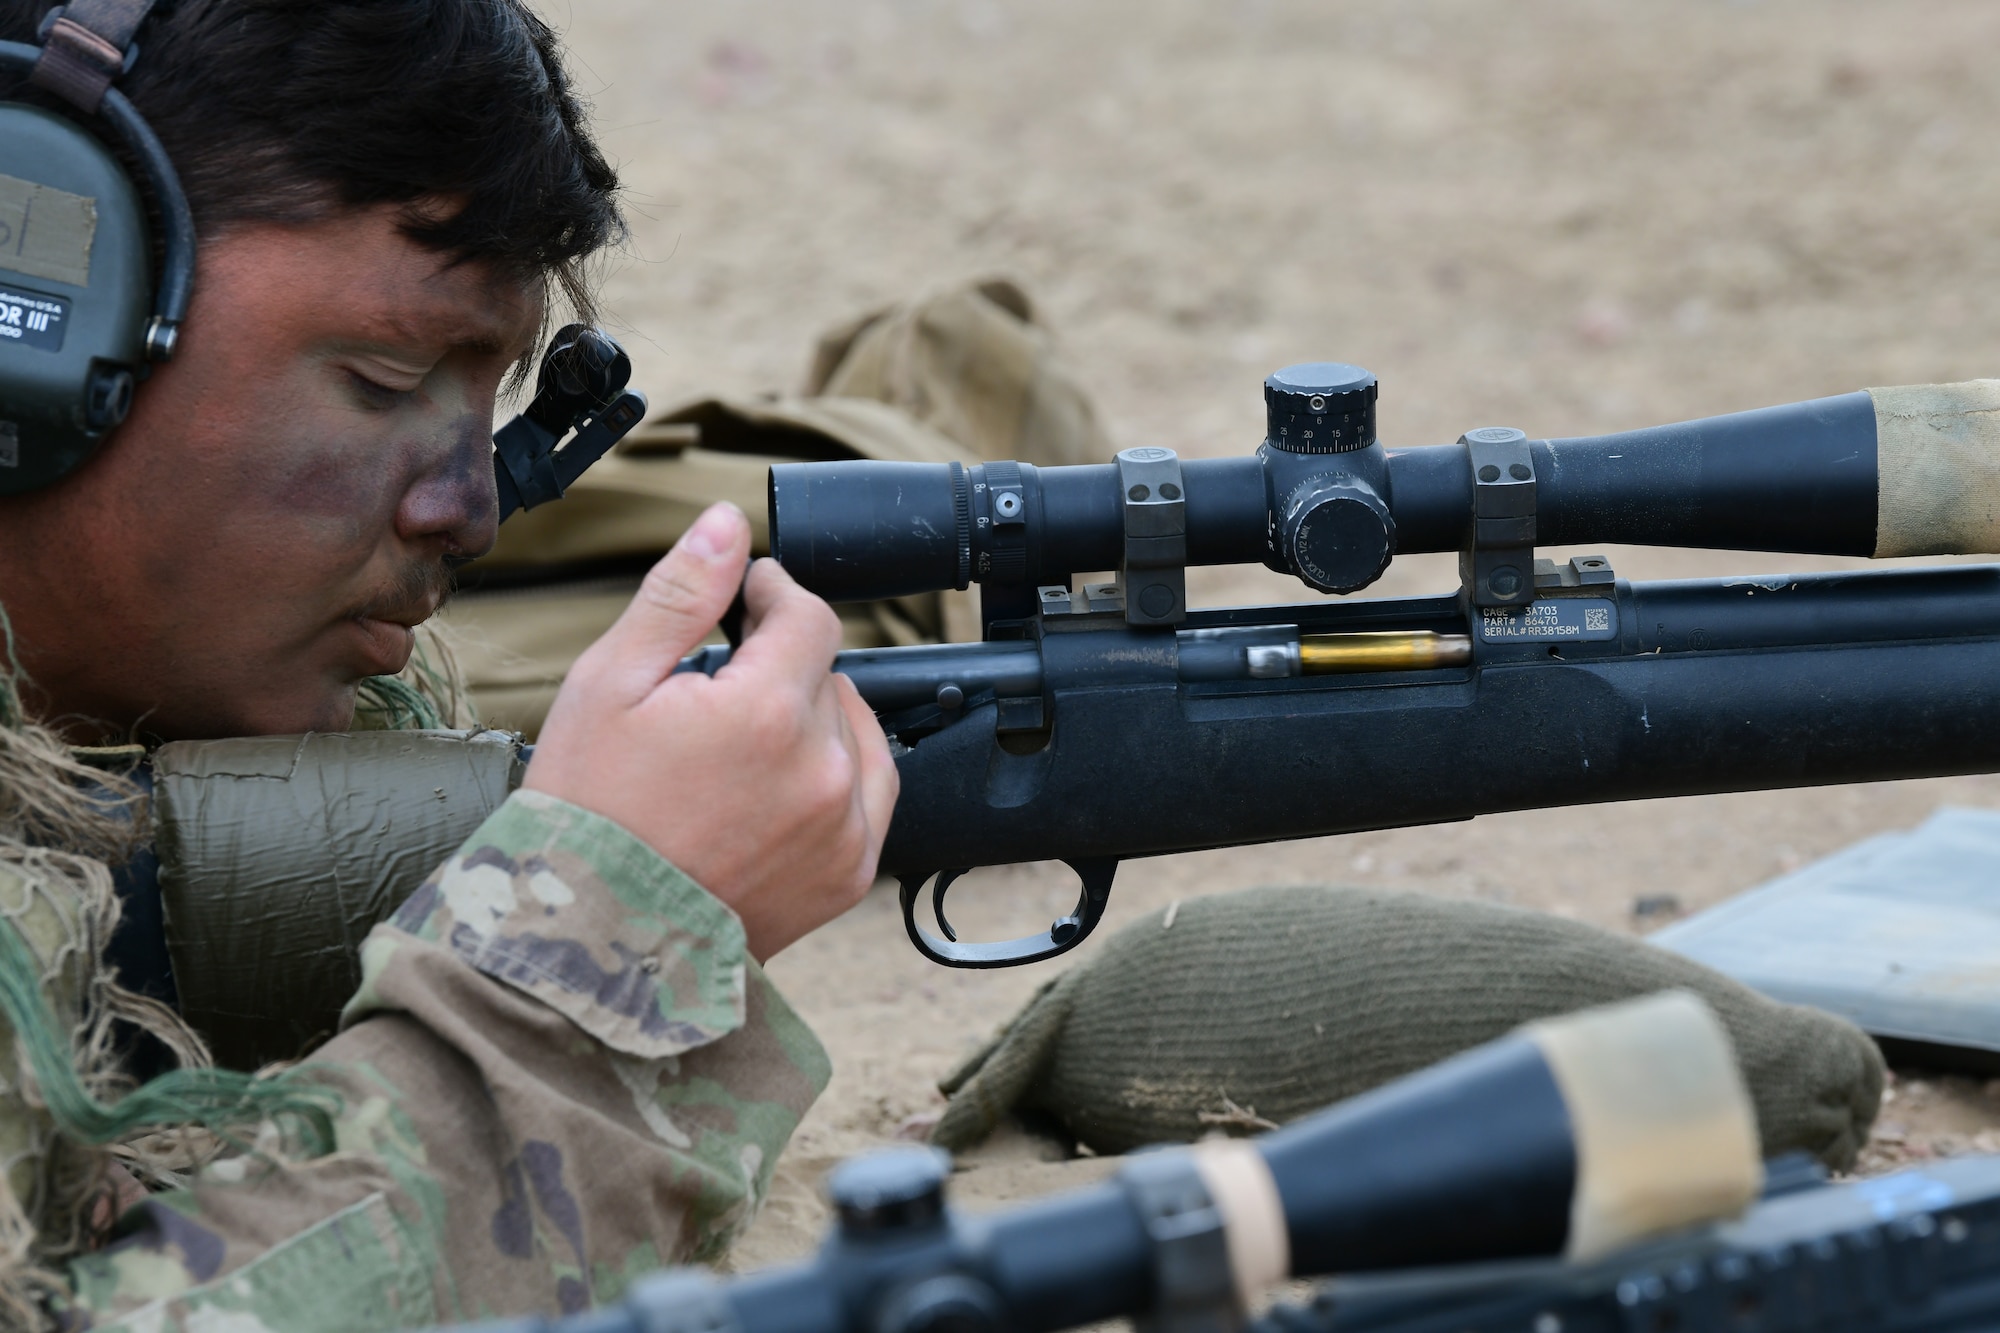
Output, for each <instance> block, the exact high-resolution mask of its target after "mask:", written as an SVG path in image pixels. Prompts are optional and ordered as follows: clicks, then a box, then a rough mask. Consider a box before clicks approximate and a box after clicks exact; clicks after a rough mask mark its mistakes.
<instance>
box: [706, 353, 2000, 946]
mask: <svg viewBox="0 0 2000 1333" xmlns="http://www.w3.org/2000/svg"><path fill="white" fill-rule="evenodd" d="M1376 391H1377V390H1376V381H1375V378H1374V376H1372V375H1370V374H1369V373H1368V372H1366V371H1364V370H1360V369H1358V368H1356V367H1353V366H1346V365H1338V364H1329V363H1319V364H1311V365H1300V366H1292V367H1289V368H1287V369H1285V370H1282V371H1279V372H1278V373H1277V374H1275V375H1273V376H1271V377H1270V378H1269V379H1268V380H1266V381H1265V385H1264V395H1265V402H1266V405H1267V408H1268V422H1269V424H1268V433H1267V435H1266V438H1265V440H1264V442H1263V444H1262V445H1261V446H1260V447H1259V448H1258V449H1257V451H1256V453H1255V454H1254V455H1253V456H1251V457H1247V458H1221V459H1188V460H1182V459H1180V458H1178V457H1177V456H1176V455H1175V454H1174V452H1173V451H1172V450H1169V449H1162V448H1156V447H1144V448H1136V449H1127V450H1125V451H1124V452H1123V453H1121V454H1119V455H1118V457H1117V460H1116V461H1115V462H1114V463H1110V464H1104V465H1095V466H1080V467H1051V468H1036V467H1033V466H1030V465H1027V464H1022V463H1011V462H995V463H987V464H984V465H982V466H974V467H962V466H960V465H958V464H948V465H945V464H917V463H894V462H873V461H860V462H832V463H800V464H787V465H782V466H778V467H774V468H773V469H772V470H771V483H770V503H771V544H772V551H773V554H774V555H775V556H776V557H777V558H778V560H779V561H780V562H781V563H782V564H783V565H784V567H785V568H786V569H787V570H788V571H790V573H791V574H792V575H793V577H795V578H796V579H798V581H799V582H800V583H802V584H804V585H805V586H806V587H808V588H810V589H812V590H813V591H815V592H817V593H819V594H821V595H822V596H824V597H827V598H828V599H830V600H834V601H850V600H861V599H868V598H879V597H894V596H900V595H905V594H910V593H916V592H922V591H934V590H941V589H946V588H959V589H963V588H966V587H967V586H969V585H970V584H973V583H977V584H979V585H980V589H981V607H982V615H983V619H984V622H985V640H984V642H981V643H969V644H946V645H937V646H921V647H909V648H882V649H869V650H862V651H855V652H847V653H843V654H841V655H840V657H839V659H838V661H837V662H836V663H835V670H837V671H840V672H843V673H844V674H846V675H847V676H849V677H850V678H851V679H852V680H853V681H854V682H855V684H856V685H857V686H858V687H859V689H860V692H861V694H862V696H863V697H864V698H866V699H867V700H868V701H869V703H870V704H871V705H873V707H874V708H875V710H876V712H877V713H878V715H879V716H880V717H881V719H882V722H883V725H884V727H885V729H886V730H888V731H889V732H890V734H891V735H892V736H893V737H894V738H895V740H896V741H897V743H898V756H897V764H898V767H899V768H900V770H901V774H902V797H901V800H900V802H899V804H898V806H897V809H896V815H895V820H894V823H893V825H892V827H891V828H890V831H889V835H888V842H887V845H886V847H885V849H884V852H883V858H882V865H883V868H884V870H885V871H886V872H888V873H890V874H893V875H894V876H895V877H896V878H897V879H898V880H899V881H900V882H901V885H902V903H903V913H904V920H905V923H906V925H907V927H908V929H909V933H910V938H911V940H912V941H913V942H914V943H915V944H916V946H917V948H918V949H919V950H921V951H922V952H923V953H924V954H925V955H926V956H928V957H930V958H932V959H935V960H936V961H938V962H941V963H948V964H952V965H954V966H960V967H999V966H1006V965H1009V964H1015V963H1025V962H1033V961H1036V960H1039V959H1043V958H1049V957H1053V956H1054V955H1056V954H1059V953H1062V952H1064V951H1065V950H1067V949H1070V948H1073V947H1074V946H1075V945H1076V944H1077V943H1078V942H1079V941H1081V940H1082V939H1083V938H1084V937H1085V936H1087V935H1088V934H1089V933H1090V931H1091V929H1092V927H1094V926H1095V925H1096V924H1097V922H1098V920H1099V918H1100V917H1101V915H1102V913H1103V911H1104V907H1105V902H1106V899H1107V897H1108V894H1109V892H1110V887H1111V880H1112V876H1113V873H1114V871H1115V870H1116V868H1117V866H1118V864H1119V862H1120V861H1122V860H1125V859H1127V858H1131V857H1135V856H1151V855H1158V854H1161V853H1166V852H1180V851H1192V850H1198V849H1203V848H1214V847H1229V846H1238V845H1243V844H1249V843H1258V842H1269V841H1275V840H1281V839H1290V838H1307V837H1317V836H1321V835H1325V834H1333V833H1351V832H1358V831H1362V830H1367V829H1380V828H1389V827H1396V826H1403V825H1411V824H1425V823H1436V822H1441V821H1445V820H1459V819H1468V818H1471V817H1472V816H1475V815H1481V814H1493V813H1497V812H1501V811H1512V810H1525V809H1534V808H1540V807H1548V806H1562V805H1579V804H1585V803H1590V802H1600V801H1618V800H1630V799H1634V798H1639V797H1657V796H1682V795H1691V794H1696V793H1706V792H1722V791H1746V790H1754V789H1759V788H1769V787H1791V786H1810V785H1816V784H1825V783H1839V782H1864V781H1877V780H1883V779H1890V778H1905V777H1921V776H1937V775H1945V774H1956V773H1970V772H1982V771H1987V770H1990V769H1993V768H1995V767H1996V766H2000V567H1994V566H1958V567H1948V568H1928V569H1905V570H1888V571H1871V572H1867V573H1853V574H1812V575H1799V576H1794V577H1766V576H1759V577H1754V578H1735V579H1713V580H1696V581H1683V582H1660V583H1638V584H1634V583H1628V582H1626V581H1625V580H1622V579H1619V578H1618V577H1616V575H1615V574H1614V573H1613V571H1612V569H1611V568H1610V566H1609V564H1608V562H1607V561H1606V560H1604V559H1603V558H1601V557H1578V558H1575V559H1572V560H1570V561H1568V562H1567V563H1566V564H1563V565H1561V566H1557V565H1556V564H1554V563H1553V562H1552V561H1549V560H1538V559H1537V558H1536V557H1535V547H1536V545H1537V544H1563V545H1573V544H1579V543H1593V544H1594V543H1600V542H1602V543H1613V542H1617V543H1634V544H1649V545H1666V546H1686V547H1707V548H1715V549H1734V550H1765V551H1793V552H1801V553H1816V554H1833V555H1863V556H1867V555H1872V556H1903V555H1922V554H1938V553H1954V554H1969V553H1973V552H1990V551H1995V550H2000V383H1996V382H1994V381H1973V382H1971V383H1968V384H1962V385H1945V386H1929V387H1923V388H1911V389H1888V390H1873V391H1869V392H1862V393H1851V394H1846V395H1843V396H1840V397H1835V398H1823V399H1818V400H1815V401H1811V402H1804V403H1796V404H1792V405H1790V406H1785V407H1774V408H1767V409H1763V410H1760V411H1753V412H1743V413H1738V414H1735V415H1732V416H1722V417H1713V418H1708V419H1705V420H1699V421H1692V422H1686V423H1682V424H1680V425H1674V426H1662V427H1656V428H1652V429H1647V430H1637V431H1629V432H1625V433H1621V434H1614V435H1603V436H1594V437H1586V438H1578V439H1556V440H1534V439H1529V438H1528V437H1527V436H1526V435H1525V434H1523V433H1522V432H1521V431H1519V430H1512V429H1498V428H1487V429H1480V430H1473V431H1470V432H1468V433H1466V434H1465V435H1464V436H1463V437H1462V438H1461V439H1460V440H1459V441H1458V442H1457V443H1456V444H1452V445H1443V446H1431V447H1421V448H1404V449H1389V448H1385V447H1384V446H1383V445H1382V444H1381V443H1380V441H1379V440H1378V439H1377V437H1376V432H1375V401H1376ZM1989 501H1992V502H1990V503H1989ZM1427 551H1428V552H1436V551H1456V552H1458V553H1459V570H1460V576H1461V587H1460V588H1459V590H1458V592H1457V594H1456V595H1450V596H1436V597H1415V598H1401V599H1393V600H1357V601H1337V602H1336V601H1327V602H1315V603H1307V604H1302V605H1292V606H1256V607H1236V608H1228V609H1217V610H1199V611H1197V610H1190V609H1189V608H1188V606H1187V604H1186V603H1187V598H1186V588H1185V571H1186V569H1187V567H1188V566H1190V565H1215V564H1250V563H1262V564H1265V565H1268V566H1270V567H1271V568H1274V569H1277V570H1280V571H1283V572H1287V573H1290V574H1294V575H1296V576H1297V577H1299V578H1300V579H1301V580H1303V581H1304V582H1305V583H1306V584H1307V585H1308V586H1310V587H1312V588H1315V589H1317V590H1319V591H1321V592H1331V593H1351V592H1355V591H1358V590H1360V589H1362V588H1365V587H1367V586H1368V585H1369V584H1370V583H1372V582H1374V581H1375V580H1376V579H1377V578H1379V577H1380V576H1381V574H1382V572H1383V571H1384V570H1385V569H1386V568H1387V566H1388V564H1389V561H1390V559H1391V558H1392V557H1393V556H1394V555H1395V554H1397V553H1398V552H1406V553H1408V552H1427ZM1102 570H1115V571H1116V577H1115V578H1114V579H1113V581H1111V582H1108V583H1097V584H1088V585H1086V586H1083V587H1081V588H1079V587H1076V586H1073V583H1074V579H1075V577H1076V576H1077V575H1079V574H1085V573H1089V572H1092V571H1102ZM727 658H728V649H727V648H722V647H716V648H710V649H705V650H703V651H702V652H701V653H699V654H696V655H695V656H694V657H692V658H690V659H688V660H687V662H685V663H684V664H683V668H682V669H684V670H685V669H697V670H705V671H711V672H712V671H714V670H715V669H716V668H717V667H718V666H720V665H721V664H722V663H723V662H725V661H727ZM1043 860H1059V861H1063V862H1066V863H1067V864H1068V865H1069V866H1070V867H1071V868H1072V869H1073V870H1074V871H1075V872H1076V873H1077V875H1078V876H1079V877H1080V879H1081V880H1082V892H1081V896H1080V897H1079V899H1078V902H1077V904H1076V907H1075V908H1074V910H1073V911H1071V912H1070V913H1069V914H1067V915H1065V916H1063V917H1062V918H1060V919H1059V920H1057V921H1056V922H1055V923H1054V924H1053V925H1051V926H1050V928H1049V929H1048V930H1047V931H1046V932H1043V933H1041V934H1037V935H1030V936H1026V937H1023V938H1020V939H1013V940H1006V941H1000V942H995V943H969V942H965V941H961V940H959V939H958V937H957V934H956V933H955V932H954V930H953V929H952V927H951V926H950V925H949V924H948V922H947V920H946V917H945V913H944V896H945V894H946V892H947V891H948V890H949V889H950V887H951V885H952V883H953V881H954V880H955V879H957V878H958V877H959V876H961V875H962V874H964V873H965V872H966V871H967V870H968V869H969V868H973V867H979V866H992V865H1002V864H1009V863H1015V862H1027V861H1043ZM933 881H934V884H935V887H934V889H933V897H932V905H931V914H932V915H933V916H934V918H935V920H936V923H937V930H938V933H937V934H933V933H932V932H931V931H930V930H928V929H926V928H925V926H923V925H922V924H920V923H919V919H918V915H917V903H918V898H919V895H920V894H921V892H922V890H923V888H924V887H925V885H926V884H927V883H932V882H933Z"/></svg>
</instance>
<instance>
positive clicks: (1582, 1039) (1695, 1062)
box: [1525, 991, 1764, 1259]
mask: <svg viewBox="0 0 2000 1333" xmlns="http://www.w3.org/2000/svg"><path fill="white" fill-rule="evenodd" d="M1525 1030H1526V1032H1527V1034H1528V1036H1529V1037H1531V1038H1532V1039H1533V1040H1534V1041H1535V1043H1536V1044H1537V1045H1538V1046H1540V1047H1541V1050H1542V1055H1543V1057H1544V1058H1545V1059H1547V1061H1548V1064H1549V1070H1550V1072H1551V1073H1552V1074H1554V1076H1555V1080H1556V1086H1557V1087H1558V1088H1560V1089H1561V1090H1562V1097H1563V1102H1564V1104H1565V1105H1566V1106H1567V1107H1568V1109H1569V1115H1570V1127H1571V1130H1572V1132H1573V1134H1574V1136H1575V1139H1576V1193H1575V1196H1574V1198H1573V1199H1572V1201H1571V1205H1570V1224H1569V1248H1568V1251H1567V1253H1568V1255H1569V1257H1570V1258H1572V1259H1592V1258H1595V1257H1597V1256H1599V1255H1602V1254H1606V1253H1608V1252H1610V1251H1612V1250H1616V1249H1618V1248H1620V1247H1622V1246H1625V1245H1629V1244H1631V1243H1632V1242H1633V1241H1635V1240H1639V1239H1642V1238H1644V1237H1647V1236H1652V1235H1658V1234H1660V1233H1661V1232H1666V1231H1672V1230H1675V1229H1678V1228H1680V1227H1686V1226H1692V1225H1694V1224H1696V1223H1699V1222H1708V1221H1715V1220H1718V1219H1721V1218H1725V1217H1734V1216H1735V1215H1736V1214H1738V1213H1740V1212H1742V1211H1743V1209H1744V1207H1745V1206H1746V1205H1748V1204H1749V1203H1750V1201H1751V1200H1752V1199H1754V1198H1755V1197H1756V1196H1757V1191H1758V1189H1759V1187H1760V1186H1761V1184H1762V1182H1763V1174H1764V1173H1763V1166H1762V1163H1761V1161H1760V1160H1759V1156H1758V1148H1757V1117H1756V1112H1755V1110H1754V1109H1753V1108H1752V1107H1751V1104H1750V1097H1749V1094H1748V1093H1747V1092H1745V1091H1744V1088H1743V1079H1742V1076H1741V1075H1740V1074H1739V1073H1738V1072H1737V1069H1736V1056H1735V1053H1734V1051H1733V1050H1732V1049H1731V1047H1730V1044H1729V1034H1728V1033H1727V1032H1726V1031H1724V1030H1723V1027H1722V1024H1721V1022H1720V1021H1719V1020H1717V1018H1716V1017H1715V1014H1714V1013H1713V1012H1712V1011H1710V1009H1709V1007H1708V1006H1707V1005H1706V1004H1705V1003H1703V1002H1702V1001H1701V1000H1700V999H1698V998H1696V997H1695V996H1694V995H1693V994H1691V993H1689V992H1687V991H1662V992H1661V993H1659V994H1657V995H1649V996H1646V997H1644V998H1643V999H1638V1000H1632V1001H1628V1002H1626V1003H1624V1004H1616V1005H1607V1006H1605V1007H1603V1008H1601V1009H1589V1010H1585V1011H1584V1012H1583V1013H1580V1014H1571V1015H1569V1016H1567V1017H1565V1018H1558V1019H1551V1020H1548V1021H1547V1022H1542V1023H1533V1024H1530V1025H1529V1026H1528V1027H1527V1028H1526V1029H1525Z"/></svg>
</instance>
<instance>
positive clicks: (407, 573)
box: [354, 560, 457, 626]
mask: <svg viewBox="0 0 2000 1333" xmlns="http://www.w3.org/2000/svg"><path fill="white" fill-rule="evenodd" d="M456 590H457V581H456V579H455V578H454V576H453V571H452V568H451V566H450V565H448V564H446V563H445V562H444V561H443V560H412V561H411V562H410V563H409V564H407V565H404V566H403V567H402V568H401V569H400V570H398V571H397V573H396V576H395V578H394V580H393V581H392V582H391V583H390V585H389V586H388V587H387V588H385V589H383V590H382V591H381V592H379V593H377V594H376V595H375V596H373V597H371V598H369V599H368V601H367V602H366V603H364V604H363V605H362V606H361V608H360V609H359V610H357V611H355V613H354V615H355V617H356V618H357V619H361V620H389V621H394V622H396V623H397V624H402V625H412V626H414V625H417V624H420V623H422V622H423V621H425V620H428V619H430V618H431V617H432V616H434V615H436V614H437V613H438V612H440V611H442V610H444V608H445V604H446V603H447V602H449V601H450V600H451V595H452V593H453V592H455V591H456Z"/></svg>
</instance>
